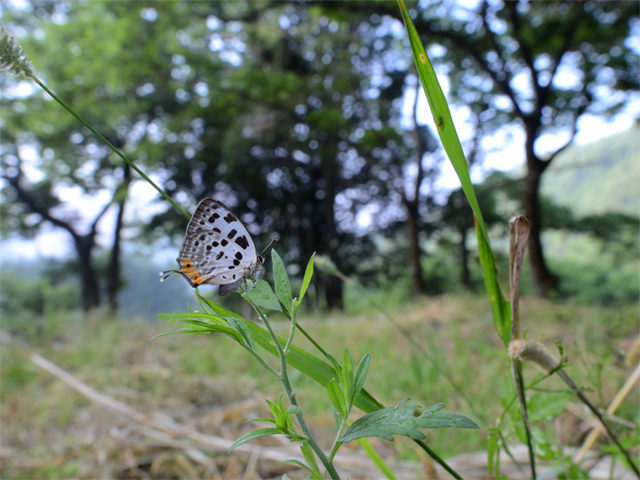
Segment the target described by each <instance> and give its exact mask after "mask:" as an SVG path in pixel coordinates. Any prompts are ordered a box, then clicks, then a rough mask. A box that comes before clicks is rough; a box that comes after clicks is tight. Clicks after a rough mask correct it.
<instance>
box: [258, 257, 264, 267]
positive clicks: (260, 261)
mask: <svg viewBox="0 0 640 480" xmlns="http://www.w3.org/2000/svg"><path fill="white" fill-rule="evenodd" d="M258 263H259V264H260V265H262V264H263V263H264V257H263V256H262V255H258Z"/></svg>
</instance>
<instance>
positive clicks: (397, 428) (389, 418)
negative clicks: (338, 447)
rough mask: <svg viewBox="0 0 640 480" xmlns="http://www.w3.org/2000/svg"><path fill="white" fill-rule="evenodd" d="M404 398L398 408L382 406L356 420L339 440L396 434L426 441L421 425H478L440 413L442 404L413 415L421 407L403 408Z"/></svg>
mask: <svg viewBox="0 0 640 480" xmlns="http://www.w3.org/2000/svg"><path fill="white" fill-rule="evenodd" d="M405 400H408V399H405ZM405 400H402V401H401V402H400V403H398V405H397V406H395V407H388V408H383V409H381V410H378V411H377V412H373V413H369V414H368V415H365V416H364V417H361V418H359V419H358V420H356V421H355V422H353V425H351V426H350V427H349V429H348V430H347V431H346V433H345V434H344V436H343V437H342V438H341V439H340V441H341V442H345V443H346V442H350V441H352V440H357V439H358V438H362V437H382V438H384V439H385V440H389V441H393V436H394V435H405V436H407V437H410V438H412V439H414V440H424V439H425V438H426V436H425V435H424V433H422V432H421V431H419V430H418V428H478V426H477V425H476V424H475V423H474V422H473V421H471V420H470V419H468V418H467V417H465V416H463V415H458V414H456V413H446V412H439V411H438V410H441V409H442V408H444V407H445V405H444V404H443V403H439V404H437V405H433V406H431V407H429V408H427V409H426V410H425V412H424V413H423V414H422V415H420V416H419V417H414V416H413V411H414V410H415V409H416V408H417V407H418V406H417V405H411V406H408V407H402V408H400V405H401V404H402V403H403V402H404V401H405Z"/></svg>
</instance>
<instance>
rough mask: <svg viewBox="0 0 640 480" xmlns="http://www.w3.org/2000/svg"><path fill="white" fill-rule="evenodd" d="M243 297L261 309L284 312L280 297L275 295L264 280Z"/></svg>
mask: <svg viewBox="0 0 640 480" xmlns="http://www.w3.org/2000/svg"><path fill="white" fill-rule="evenodd" d="M242 296H243V297H244V298H246V299H248V300H251V301H252V302H253V303H255V304H256V305H258V306H259V307H264V308H268V309H269V310H276V311H278V312H281V311H282V308H281V307H280V302H279V301H278V297H276V294H275V293H273V290H271V287H270V286H269V284H268V283H267V282H265V281H264V280H260V281H259V282H258V283H256V285H255V286H254V287H253V288H252V289H251V290H249V291H248V292H246V293H244V294H242Z"/></svg>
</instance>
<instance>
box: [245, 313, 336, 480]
mask: <svg viewBox="0 0 640 480" xmlns="http://www.w3.org/2000/svg"><path fill="white" fill-rule="evenodd" d="M249 302H250V303H251V306H252V307H253V308H254V310H255V311H256V312H257V313H258V316H259V317H260V319H261V320H262V322H263V323H264V324H265V326H266V327H267V330H268V332H269V335H270V336H271V340H272V341H273V345H274V347H275V348H276V351H277V352H278V357H279V358H280V381H281V382H282V385H283V386H284V390H285V392H286V393H287V397H289V402H290V403H291V405H293V406H295V407H298V408H300V406H299V405H298V401H297V400H296V394H295V393H294V392H293V387H292V386H291V382H290V380H289V372H288V370H287V354H286V353H285V352H284V350H283V348H282V345H281V344H280V340H279V339H278V337H277V336H276V334H275V333H274V331H273V329H272V328H271V325H270V324H269V321H268V320H267V316H266V315H265V314H264V313H263V311H262V309H261V308H260V307H258V306H257V305H256V304H255V303H253V302H251V300H249ZM292 323H293V322H292ZM295 416H296V419H297V420H298V424H299V425H300V428H301V429H302V431H303V433H304V434H305V436H306V437H307V441H308V442H309V446H310V447H311V449H312V450H313V451H314V453H315V454H316V456H317V457H318V458H319V459H320V461H321V462H322V464H323V465H324V468H325V469H326V470H327V473H329V476H330V477H331V478H332V479H333V480H340V477H339V476H338V472H336V469H335V467H334V466H333V464H332V463H331V462H330V461H329V459H328V458H327V456H326V455H325V454H324V452H323V451H322V449H321V448H320V445H318V443H317V442H316V440H315V438H314V437H313V434H312V433H311V430H309V427H308V426H307V423H306V422H305V420H304V417H303V416H302V415H301V414H299V413H296V414H295Z"/></svg>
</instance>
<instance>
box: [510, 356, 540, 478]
mask: <svg viewBox="0 0 640 480" xmlns="http://www.w3.org/2000/svg"><path fill="white" fill-rule="evenodd" d="M511 363H512V367H513V375H514V378H515V381H516V391H517V392H518V400H520V409H521V410H522V421H523V422H524V432H525V435H526V437H527V448H528V450H529V465H531V478H533V480H536V478H537V477H536V456H535V453H534V451H533V439H532V436H531V425H530V424H529V413H528V411H527V401H526V399H525V396H524V392H525V389H524V381H523V379H522V365H521V363H520V361H519V360H515V359H514V360H511Z"/></svg>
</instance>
